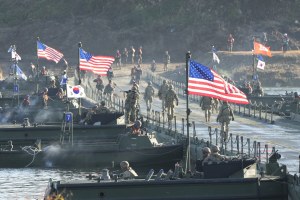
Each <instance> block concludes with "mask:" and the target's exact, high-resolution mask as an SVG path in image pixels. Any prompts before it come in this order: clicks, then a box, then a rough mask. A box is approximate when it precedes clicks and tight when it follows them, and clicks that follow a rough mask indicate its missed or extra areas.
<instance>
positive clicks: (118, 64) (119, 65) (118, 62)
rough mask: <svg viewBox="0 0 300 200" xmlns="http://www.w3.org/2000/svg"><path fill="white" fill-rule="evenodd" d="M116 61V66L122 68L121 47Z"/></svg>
mask: <svg viewBox="0 0 300 200" xmlns="http://www.w3.org/2000/svg"><path fill="white" fill-rule="evenodd" d="M115 61H116V67H117V68H121V53H120V50H119V49H118V50H117V52H116V56H115Z"/></svg>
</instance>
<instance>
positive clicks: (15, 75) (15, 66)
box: [12, 45, 20, 106]
mask: <svg viewBox="0 0 300 200" xmlns="http://www.w3.org/2000/svg"><path fill="white" fill-rule="evenodd" d="M12 52H14V53H15V55H14V58H12V61H13V64H14V69H13V70H14V88H16V90H17V91H16V92H17V106H19V97H20V96H19V89H20V88H19V86H18V82H17V81H18V77H17V62H18V60H17V55H16V54H17V47H16V45H13V49H12Z"/></svg>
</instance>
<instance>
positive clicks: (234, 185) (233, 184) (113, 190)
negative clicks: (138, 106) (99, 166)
mask: <svg viewBox="0 0 300 200" xmlns="http://www.w3.org/2000/svg"><path fill="white" fill-rule="evenodd" d="M51 185H52V184H50V187H48V190H46V191H47V193H48V194H47V193H46V195H45V197H48V196H49V194H53V193H55V194H61V195H63V196H67V195H70V194H72V199H73V200H79V199H89V200H93V199H99V198H100V199H101V198H103V199H111V200H118V199H122V200H126V199H131V200H132V199H139V200H148V199H149V200H150V199H151V200H153V199H167V200H174V199H201V200H212V199H213V200H224V199H235V200H237V199H238V200H241V199H245V200H257V199H270V200H282V199H287V185H286V184H285V182H284V180H282V179H276V180H275V179H272V178H262V179H260V180H259V179H258V178H249V179H184V180H162V181H154V180H151V181H145V180H131V181H130V180H129V181H121V182H103V183H101V182H100V183H96V182H94V183H74V184H72V183H60V182H58V183H56V184H55V188H56V189H54V188H53V185H52V187H51ZM50 196H51V195H50Z"/></svg>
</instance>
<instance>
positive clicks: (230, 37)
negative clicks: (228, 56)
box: [227, 34, 234, 52]
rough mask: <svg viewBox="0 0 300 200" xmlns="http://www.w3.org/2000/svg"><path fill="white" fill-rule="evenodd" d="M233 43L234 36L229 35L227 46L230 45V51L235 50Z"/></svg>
mask: <svg viewBox="0 0 300 200" xmlns="http://www.w3.org/2000/svg"><path fill="white" fill-rule="evenodd" d="M233 43H234V38H233V36H232V34H229V36H228V38H227V45H228V51H230V52H231V51H232V49H233Z"/></svg>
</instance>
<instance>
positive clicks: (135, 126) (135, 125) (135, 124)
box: [133, 120, 142, 129]
mask: <svg viewBox="0 0 300 200" xmlns="http://www.w3.org/2000/svg"><path fill="white" fill-rule="evenodd" d="M133 127H134V128H136V129H138V128H141V127H142V122H141V121H140V120H136V121H135V122H134V124H133Z"/></svg>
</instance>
